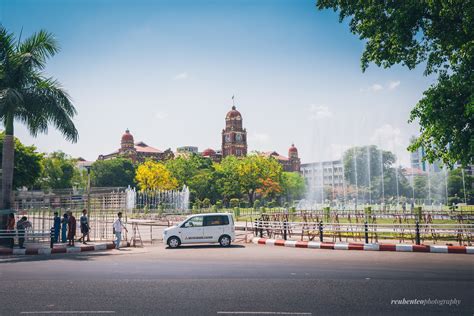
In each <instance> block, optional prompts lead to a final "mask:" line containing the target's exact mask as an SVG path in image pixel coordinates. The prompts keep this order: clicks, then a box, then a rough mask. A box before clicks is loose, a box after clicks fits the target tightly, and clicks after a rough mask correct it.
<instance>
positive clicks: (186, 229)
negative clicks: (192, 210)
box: [179, 216, 204, 244]
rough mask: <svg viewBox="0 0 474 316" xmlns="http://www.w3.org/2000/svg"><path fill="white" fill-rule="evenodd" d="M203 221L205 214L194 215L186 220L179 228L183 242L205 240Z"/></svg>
mask: <svg viewBox="0 0 474 316" xmlns="http://www.w3.org/2000/svg"><path fill="white" fill-rule="evenodd" d="M203 221H204V216H193V217H191V218H190V219H188V220H187V221H186V222H184V223H183V224H182V225H181V227H180V230H179V232H180V233H179V235H180V238H181V243H183V244H189V243H196V242H203V230H204V227H203Z"/></svg>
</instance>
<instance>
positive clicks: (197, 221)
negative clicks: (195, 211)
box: [182, 216, 203, 227]
mask: <svg viewBox="0 0 474 316" xmlns="http://www.w3.org/2000/svg"><path fill="white" fill-rule="evenodd" d="M202 222H203V216H194V217H192V218H190V219H188V220H187V221H186V222H185V223H184V224H183V226H182V227H202Z"/></svg>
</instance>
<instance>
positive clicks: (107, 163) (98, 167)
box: [91, 158, 135, 187]
mask: <svg viewBox="0 0 474 316" xmlns="http://www.w3.org/2000/svg"><path fill="white" fill-rule="evenodd" d="M91 185H92V186H95V187H127V186H134V185H135V166H134V164H133V163H132V161H131V160H130V159H126V158H116V159H109V160H97V161H96V162H94V163H93V164H92V167H91Z"/></svg>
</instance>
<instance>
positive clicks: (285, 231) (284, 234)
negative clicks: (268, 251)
mask: <svg viewBox="0 0 474 316" xmlns="http://www.w3.org/2000/svg"><path fill="white" fill-rule="evenodd" d="M287 225H288V222H287V221H286V220H285V221H283V239H284V240H286V238H287V228H288V227H287Z"/></svg>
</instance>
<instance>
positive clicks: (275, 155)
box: [262, 151, 289, 161]
mask: <svg viewBox="0 0 474 316" xmlns="http://www.w3.org/2000/svg"><path fill="white" fill-rule="evenodd" d="M262 156H265V157H273V158H275V159H276V160H280V161H288V160H289V158H288V157H285V156H282V155H280V154H279V153H277V152H276V151H267V152H264V153H262Z"/></svg>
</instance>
